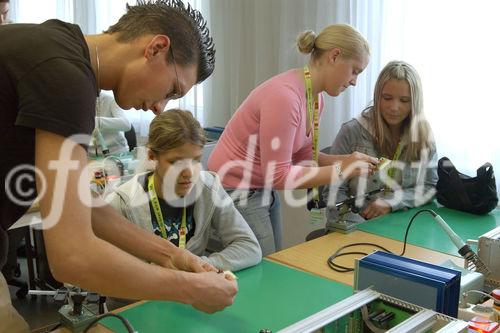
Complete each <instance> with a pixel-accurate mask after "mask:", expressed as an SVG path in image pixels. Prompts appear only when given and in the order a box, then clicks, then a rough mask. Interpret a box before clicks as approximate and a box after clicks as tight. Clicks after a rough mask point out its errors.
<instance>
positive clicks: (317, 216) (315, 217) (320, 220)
mask: <svg viewBox="0 0 500 333" xmlns="http://www.w3.org/2000/svg"><path fill="white" fill-rule="evenodd" d="M324 216H325V214H324V209H319V208H312V209H311V210H310V211H309V223H311V225H313V226H316V227H322V226H324V225H325V219H324Z"/></svg>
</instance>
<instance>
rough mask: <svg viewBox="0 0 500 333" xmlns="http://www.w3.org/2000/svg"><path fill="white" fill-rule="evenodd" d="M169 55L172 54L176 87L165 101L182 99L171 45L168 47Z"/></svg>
mask: <svg viewBox="0 0 500 333" xmlns="http://www.w3.org/2000/svg"><path fill="white" fill-rule="evenodd" d="M170 53H171V54H172V62H173V63H174V71H175V79H176V83H177V85H176V86H174V88H173V89H172V91H171V92H170V93H169V94H168V95H167V96H166V97H165V99H167V100H170V99H178V98H181V97H182V93H181V92H180V89H181V85H180V83H179V75H178V74H177V65H176V63H175V57H174V50H173V48H172V45H170Z"/></svg>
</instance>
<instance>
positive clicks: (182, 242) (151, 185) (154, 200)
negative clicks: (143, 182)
mask: <svg viewBox="0 0 500 333" xmlns="http://www.w3.org/2000/svg"><path fill="white" fill-rule="evenodd" d="M148 193H149V199H150V200H151V204H152V205H153V210H154V212H155V216H156V221H157V222H158V225H159V226H160V231H161V236H162V237H163V238H165V239H167V240H168V236H167V231H166V229H165V222H163V214H162V213H161V208H160V202H159V201H158V196H157V195H156V191H155V182H154V174H152V175H151V176H149V178H148ZM186 234H187V228H186V207H183V209H182V222H181V228H180V230H179V247H180V248H181V249H184V248H185V247H186Z"/></svg>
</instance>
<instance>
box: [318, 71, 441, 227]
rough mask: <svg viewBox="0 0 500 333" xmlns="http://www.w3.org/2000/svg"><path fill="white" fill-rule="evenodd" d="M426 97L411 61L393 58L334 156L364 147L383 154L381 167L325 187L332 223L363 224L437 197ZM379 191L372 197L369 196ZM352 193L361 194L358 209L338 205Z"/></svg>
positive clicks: (341, 134)
mask: <svg viewBox="0 0 500 333" xmlns="http://www.w3.org/2000/svg"><path fill="white" fill-rule="evenodd" d="M422 96H423V95H422V84H421V82H420V78H419V76H418V73H417V72H416V70H415V69H414V68H413V67H412V66H411V65H409V64H407V63H405V62H402V61H392V62H390V63H388V64H387V65H386V66H385V67H384V69H383V70H382V72H381V73H380V75H379V77H378V79H377V83H376V85H375V93H374V99H373V105H372V106H369V107H368V108H367V109H365V110H364V111H363V112H362V113H361V115H360V116H359V117H358V118H356V119H352V120H350V121H348V122H347V123H345V124H343V125H342V128H341V129H340V131H339V133H338V135H337V137H336V138H335V141H334V142H333V145H332V147H331V149H330V153H331V154H334V155H339V154H350V153H352V152H354V151H359V152H361V153H365V154H367V155H371V156H374V157H378V158H379V161H380V164H379V171H378V172H376V173H375V174H374V175H372V176H370V177H356V178H352V179H351V180H349V181H346V182H343V183H340V184H339V183H337V184H331V185H330V187H326V188H325V190H324V192H323V199H324V200H325V202H328V208H327V219H328V222H329V223H331V222H338V221H339V220H340V221H347V222H362V221H364V220H369V219H372V218H375V217H377V216H381V215H384V214H388V213H390V212H393V211H397V210H400V209H405V208H411V207H416V206H420V205H423V204H425V203H427V202H429V201H430V200H432V198H433V196H434V194H435V185H436V182H437V173H436V165H437V157H436V148H435V143H434V139H433V135H432V131H431V128H430V126H429V124H428V122H427V121H426V119H425V117H424V113H423V100H422V99H423V97H422ZM379 190H380V192H378V193H377V194H373V195H371V196H368V198H367V196H365V195H364V194H366V193H369V192H372V191H373V192H377V191H379ZM373 192H372V193H373ZM349 197H357V198H361V200H359V201H358V203H357V205H356V206H355V207H354V208H355V209H354V211H349V210H348V209H345V208H346V207H345V206H344V207H342V208H341V209H340V210H339V209H337V208H335V204H336V203H340V202H341V201H343V200H345V199H347V198H349ZM351 207H352V206H351ZM356 212H359V214H356Z"/></svg>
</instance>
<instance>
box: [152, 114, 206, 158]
mask: <svg viewBox="0 0 500 333" xmlns="http://www.w3.org/2000/svg"><path fill="white" fill-rule="evenodd" d="M205 142H206V138H205V132H204V131H203V128H202V127H201V125H200V123H199V122H198V120H196V118H195V117H193V115H192V114H191V112H189V111H185V110H180V109H171V110H168V111H165V112H163V113H161V114H160V115H158V116H156V117H155V118H154V119H153V121H152V122H151V124H150V125H149V137H148V143H147V147H148V148H149V149H151V150H152V151H153V152H154V153H157V154H159V153H162V152H165V151H167V150H170V149H174V148H177V147H180V146H182V145H183V144H185V143H191V144H194V145H198V146H200V147H203V145H204V144H205Z"/></svg>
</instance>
